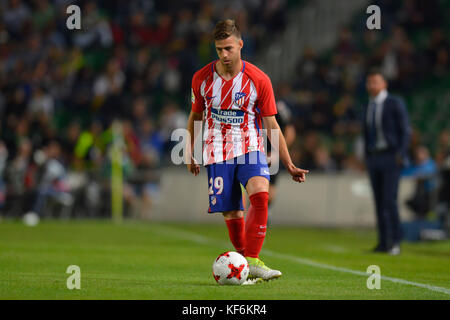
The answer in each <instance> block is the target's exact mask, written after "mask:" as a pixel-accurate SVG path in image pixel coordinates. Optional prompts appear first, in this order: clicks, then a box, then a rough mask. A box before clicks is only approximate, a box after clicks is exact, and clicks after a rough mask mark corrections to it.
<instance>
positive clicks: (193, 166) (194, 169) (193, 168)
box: [187, 158, 200, 176]
mask: <svg viewBox="0 0 450 320" xmlns="http://www.w3.org/2000/svg"><path fill="white" fill-rule="evenodd" d="M187 169H188V171H189V172H190V173H192V174H193V175H194V176H196V175H198V174H199V173H200V166H199V165H198V164H197V161H195V159H194V158H191V163H188V164H187Z"/></svg>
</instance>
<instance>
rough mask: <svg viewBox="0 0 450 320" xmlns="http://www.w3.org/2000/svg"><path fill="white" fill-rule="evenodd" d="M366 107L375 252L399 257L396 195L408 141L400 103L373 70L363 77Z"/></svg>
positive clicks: (365, 123)
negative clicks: (367, 98)
mask: <svg viewBox="0 0 450 320" xmlns="http://www.w3.org/2000/svg"><path fill="white" fill-rule="evenodd" d="M366 88H367V91H368V93H369V103H368V105H367V108H366V109H365V117H364V121H363V122H364V140H365V154H366V165H367V169H368V171H369V176H370V182H371V185H372V189H373V194H374V200H375V211H376V216H377V230H378V244H377V246H376V247H375V248H374V249H373V251H375V252H385V253H389V254H391V255H398V254H400V241H401V229H400V219H399V213H398V204H397V194H398V186H399V180H400V171H401V168H402V167H403V166H405V165H406V162H407V149H408V144H409V137H410V132H411V130H410V125H409V119H408V113H407V110H406V107H405V104H404V103H403V101H402V100H401V99H399V98H397V97H394V96H392V95H390V94H389V93H388V92H387V82H386V80H385V78H384V77H383V75H382V74H381V73H380V72H379V71H377V70H371V72H369V74H368V75H367V79H366Z"/></svg>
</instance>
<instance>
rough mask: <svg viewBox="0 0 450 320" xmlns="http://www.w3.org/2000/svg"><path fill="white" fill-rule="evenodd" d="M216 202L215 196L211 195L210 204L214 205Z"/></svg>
mask: <svg viewBox="0 0 450 320" xmlns="http://www.w3.org/2000/svg"><path fill="white" fill-rule="evenodd" d="M216 202H217V199H216V197H215V196H212V197H211V203H212V205H213V206H214V205H216Z"/></svg>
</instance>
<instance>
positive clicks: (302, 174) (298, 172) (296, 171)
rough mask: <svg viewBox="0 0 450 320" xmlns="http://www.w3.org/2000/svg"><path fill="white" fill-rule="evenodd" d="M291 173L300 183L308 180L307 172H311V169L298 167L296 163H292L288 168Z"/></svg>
mask: <svg viewBox="0 0 450 320" xmlns="http://www.w3.org/2000/svg"><path fill="white" fill-rule="evenodd" d="M287 170H288V172H289V174H290V175H291V176H292V180H294V181H297V182H299V183H302V182H305V181H306V174H307V173H309V170H305V169H300V168H297V167H296V166H294V165H291V166H289V167H288V168H287Z"/></svg>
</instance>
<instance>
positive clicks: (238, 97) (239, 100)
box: [234, 92, 247, 107]
mask: <svg viewBox="0 0 450 320" xmlns="http://www.w3.org/2000/svg"><path fill="white" fill-rule="evenodd" d="M246 96H247V94H246V93H245V92H236V93H235V94H234V104H236V105H238V106H239V107H241V106H242V105H243V104H244V102H245V97H246Z"/></svg>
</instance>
